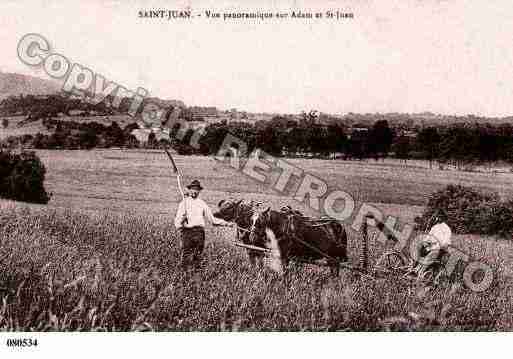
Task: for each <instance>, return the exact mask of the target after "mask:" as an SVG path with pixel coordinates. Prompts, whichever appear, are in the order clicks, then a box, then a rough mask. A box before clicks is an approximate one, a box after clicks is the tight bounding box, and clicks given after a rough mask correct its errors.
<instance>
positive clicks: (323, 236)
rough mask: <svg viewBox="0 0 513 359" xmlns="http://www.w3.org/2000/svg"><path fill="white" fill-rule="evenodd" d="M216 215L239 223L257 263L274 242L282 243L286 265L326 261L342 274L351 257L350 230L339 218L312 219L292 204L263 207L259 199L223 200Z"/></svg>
mask: <svg viewBox="0 0 513 359" xmlns="http://www.w3.org/2000/svg"><path fill="white" fill-rule="evenodd" d="M214 216H216V217H218V218H222V219H224V220H226V221H230V222H235V223H236V225H237V231H238V237H239V238H238V241H240V242H242V243H243V244H246V245H248V246H247V248H248V249H247V253H248V257H249V260H250V262H251V263H253V264H257V263H262V261H263V259H264V257H265V256H266V251H267V250H268V248H271V247H273V246H274V247H276V246H277V247H278V248H276V249H277V250H278V252H279V254H280V261H281V263H282V264H283V266H287V265H288V263H289V262H290V261H291V260H292V261H298V262H325V263H326V264H327V265H328V266H329V267H330V270H331V273H332V274H333V275H338V274H339V269H340V265H339V264H340V262H346V261H347V233H346V230H345V229H344V227H343V226H342V224H341V223H339V222H338V221H336V220H333V219H312V218H309V217H305V216H303V215H302V214H301V213H300V212H298V211H295V210H293V209H291V208H290V207H284V208H282V209H281V210H279V211H276V210H272V209H270V208H267V209H262V206H261V205H260V204H257V203H256V202H244V201H243V200H240V201H233V200H222V201H220V202H219V204H218V211H217V212H216V213H215V214H214ZM270 241H274V244H273V243H269V242H270ZM252 247H255V249H252ZM258 248H261V249H262V250H258ZM320 260H325V261H320Z"/></svg>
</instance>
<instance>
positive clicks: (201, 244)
mask: <svg viewBox="0 0 513 359" xmlns="http://www.w3.org/2000/svg"><path fill="white" fill-rule="evenodd" d="M181 244H182V268H184V269H187V268H189V267H190V266H193V267H195V268H198V267H199V266H200V264H201V255H202V254H203V249H204V248H205V229H204V228H203V227H201V226H197V227H191V228H185V227H184V228H182V229H181Z"/></svg>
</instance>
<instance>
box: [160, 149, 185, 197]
mask: <svg viewBox="0 0 513 359" xmlns="http://www.w3.org/2000/svg"><path fill="white" fill-rule="evenodd" d="M164 151H166V154H167V157H169V160H170V161H171V164H172V165H173V173H175V174H176V180H177V182H178V189H179V190H180V194H181V195H182V199H184V198H185V194H184V192H183V188H182V180H181V177H182V176H181V174H180V171H179V170H178V167H176V163H175V160H174V159H173V156H171V153H169V150H168V148H167V147H165V146H164Z"/></svg>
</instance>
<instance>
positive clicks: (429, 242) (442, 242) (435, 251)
mask: <svg viewBox="0 0 513 359" xmlns="http://www.w3.org/2000/svg"><path fill="white" fill-rule="evenodd" d="M442 217H443V213H442V212H440V211H438V212H436V213H435V215H434V216H433V222H434V223H435V225H434V226H433V227H431V230H430V231H429V233H428V234H427V235H424V236H423V237H422V240H421V243H420V245H418V246H417V252H416V257H415V262H414V264H415V263H416V264H417V266H416V267H414V268H413V272H414V273H415V274H417V276H418V277H422V276H423V275H424V274H425V272H426V271H427V270H428V269H429V267H430V266H431V265H433V263H435V262H436V261H438V260H439V259H440V258H441V256H442V255H443V254H444V253H446V252H447V249H448V248H449V246H450V245H451V244H452V242H451V237H452V230H451V228H450V227H449V226H448V225H447V223H445V222H444V221H443V220H442Z"/></svg>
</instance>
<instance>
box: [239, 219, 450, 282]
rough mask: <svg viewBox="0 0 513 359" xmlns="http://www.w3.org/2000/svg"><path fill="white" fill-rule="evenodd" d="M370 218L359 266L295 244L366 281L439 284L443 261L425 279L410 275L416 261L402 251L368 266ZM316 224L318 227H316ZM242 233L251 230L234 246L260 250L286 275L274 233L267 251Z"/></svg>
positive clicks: (364, 228)
mask: <svg viewBox="0 0 513 359" xmlns="http://www.w3.org/2000/svg"><path fill="white" fill-rule="evenodd" d="M368 219H374V218H373V217H372V216H370V215H369V216H367V217H366V220H365V221H364V222H363V223H362V226H361V230H360V235H361V238H362V242H361V251H360V253H359V257H358V263H357V264H356V265H352V264H350V263H347V262H342V261H340V260H338V259H337V258H334V257H333V256H330V255H329V254H327V253H325V252H323V251H322V250H320V249H319V248H316V247H315V246H313V245H311V244H309V243H307V242H306V241H303V240H302V239H301V238H299V237H298V236H296V237H294V241H297V242H299V243H300V244H301V245H303V246H304V247H306V248H308V249H309V250H311V251H312V252H315V253H317V254H318V255H320V256H321V257H322V258H324V259H325V260H327V261H334V262H337V265H338V266H339V268H341V269H345V270H349V271H351V272H353V273H355V274H357V275H359V276H360V277H363V278H367V279H372V280H374V279H377V278H384V277H395V278H397V279H398V280H402V281H406V282H422V283H427V284H434V285H437V284H438V283H439V282H440V279H441V278H442V276H443V275H444V273H445V272H444V267H443V265H442V263H441V262H437V263H435V264H434V265H433V267H432V268H431V269H429V270H428V271H426V272H425V273H424V274H423V275H422V276H420V277H412V276H409V269H410V268H411V263H412V261H413V258H412V257H411V256H409V255H408V254H407V253H405V252H404V251H401V250H399V249H395V248H393V249H391V250H386V251H384V252H383V254H382V255H381V256H380V257H379V259H378V260H377V261H376V264H375V265H374V266H372V267H369V236H368V224H367V220H368ZM311 221H312V223H314V224H313V225H314V226H315V225H322V223H324V222H325V220H315V219H313V220H311ZM315 223H316V224H315ZM239 231H240V232H249V230H247V229H245V228H240V227H237V240H234V241H232V244H234V245H235V246H237V247H240V248H244V249H249V250H253V251H258V252H260V253H262V254H264V255H265V257H266V265H267V266H268V267H269V268H270V269H271V270H273V271H275V272H277V273H279V274H283V273H284V268H283V263H282V253H281V251H280V248H279V246H278V242H277V240H276V238H275V235H274V233H273V232H272V231H266V236H267V239H268V241H267V243H269V245H268V246H267V247H265V248H262V247H259V246H255V245H251V244H246V243H243V242H241V241H240V240H239V238H240V235H239ZM391 235H392V234H390V233H389V238H390V236H391ZM392 239H394V240H395V241H397V238H392ZM294 261H295V262H300V263H304V264H312V265H317V266H328V264H327V263H326V262H322V261H309V260H304V259H300V258H294Z"/></svg>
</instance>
